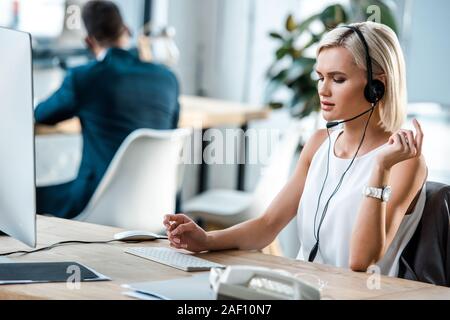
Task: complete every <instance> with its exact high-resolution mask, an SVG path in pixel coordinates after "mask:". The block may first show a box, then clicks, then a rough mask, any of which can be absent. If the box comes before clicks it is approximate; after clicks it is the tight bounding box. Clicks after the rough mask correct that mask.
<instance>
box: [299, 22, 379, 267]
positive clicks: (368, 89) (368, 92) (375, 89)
mask: <svg viewBox="0 0 450 320" xmlns="http://www.w3.org/2000/svg"><path fill="white" fill-rule="evenodd" d="M341 28H348V29H351V30H352V31H353V32H355V33H356V34H357V36H358V37H359V39H360V40H361V43H362V44H363V46H364V50H365V52H366V67H367V84H366V86H365V88H364V97H365V98H366V100H367V101H368V102H369V103H370V104H371V105H372V106H371V108H370V109H368V110H366V111H364V112H362V113H360V114H358V115H356V116H354V117H352V118H350V119H346V120H341V121H331V122H327V124H326V128H327V133H328V159H327V171H326V174H325V179H324V181H323V184H322V188H321V190H320V193H319V198H318V200H317V207H316V213H315V215H314V230H313V231H314V238H315V239H316V243H315V245H314V247H313V248H312V250H311V252H310V254H309V257H308V261H309V262H313V261H314V259H315V257H316V255H317V252H318V250H319V244H320V228H321V226H322V223H323V220H324V219H325V215H326V213H327V211H328V205H329V203H330V201H331V199H332V198H333V197H334V195H335V194H336V193H337V192H338V190H339V189H340V187H341V185H342V181H343V180H344V177H345V175H346V173H347V172H348V171H349V170H350V168H351V166H352V165H353V162H354V161H355V159H356V157H357V155H358V152H359V149H360V148H361V146H362V144H363V142H364V138H365V136H366V131H367V126H368V125H369V122H370V119H371V118H372V114H373V111H374V109H375V107H376V106H377V104H378V102H379V101H380V100H381V99H382V98H383V96H384V92H385V87H384V84H383V82H381V81H380V80H376V79H373V73H372V59H371V57H370V52H369V46H368V45H367V41H366V39H365V38H364V35H363V34H362V32H361V31H360V30H359V29H358V28H357V27H355V26H342V27H341ZM368 112H370V115H369V118H368V120H367V122H366V125H365V127H364V132H363V135H362V138H361V141H360V143H359V146H358V149H357V150H356V153H355V155H354V156H353V158H352V160H351V161H350V164H349V165H348V167H347V169H346V170H345V171H344V173H343V174H342V176H341V178H340V180H339V182H338V184H337V186H336V187H335V189H334V191H333V192H332V194H331V196H330V197H329V198H328V200H327V202H326V203H325V206H324V209H323V212H322V216H321V218H320V221H319V225H318V228H317V232H316V221H317V213H318V211H319V206H320V200H321V198H322V192H323V189H324V188H325V184H326V181H327V178H328V171H329V165H330V149H331V138H330V132H329V129H330V128H333V127H335V126H337V125H340V124H342V123H345V122H348V121H352V120H355V119H357V118H359V117H361V116H363V115H365V114H366V113H368Z"/></svg>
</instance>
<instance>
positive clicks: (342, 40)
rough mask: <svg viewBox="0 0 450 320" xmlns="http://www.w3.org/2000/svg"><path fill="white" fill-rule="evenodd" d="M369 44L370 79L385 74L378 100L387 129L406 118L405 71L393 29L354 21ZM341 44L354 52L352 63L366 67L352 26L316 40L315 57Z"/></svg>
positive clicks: (382, 124)
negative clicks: (383, 90) (382, 92)
mask: <svg viewBox="0 0 450 320" xmlns="http://www.w3.org/2000/svg"><path fill="white" fill-rule="evenodd" d="M351 26H354V27H356V28H358V29H359V30H360V31H361V32H362V34H363V35H364V38H365V39H366V42H367V45H368V47H369V54H370V57H371V59H372V70H373V78H375V77H376V76H380V75H384V76H385V79H386V83H385V86H386V90H385V93H384V96H383V98H382V99H381V101H380V102H379V113H380V119H381V120H380V122H381V123H380V125H381V127H382V128H383V129H384V130H385V131H387V132H394V131H397V130H398V129H400V128H401V126H402V125H403V122H404V121H405V118H406V103H407V102H406V101H407V100H406V71H405V60H404V57H403V52H402V49H401V47H400V43H399V41H398V38H397V36H396V34H395V33H394V31H392V29H391V28H389V27H388V26H386V25H383V24H380V23H375V22H370V21H367V22H361V23H353V24H351ZM334 47H343V48H346V49H347V50H348V51H350V53H351V54H352V55H353V57H354V59H355V63H356V65H357V66H358V67H360V68H361V69H364V70H366V72H367V66H366V51H365V49H364V45H363V43H362V42H361V39H360V38H359V37H358V35H357V34H356V33H355V32H354V31H353V30H351V29H348V28H342V27H337V28H335V29H333V30H331V31H330V32H328V33H326V34H325V35H324V36H323V38H322V39H321V41H320V43H319V47H318V49H317V56H318V55H319V53H320V52H321V51H322V50H324V49H327V48H334Z"/></svg>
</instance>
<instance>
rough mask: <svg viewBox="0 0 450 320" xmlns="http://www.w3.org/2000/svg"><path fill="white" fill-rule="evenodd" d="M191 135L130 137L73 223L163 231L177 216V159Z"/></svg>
mask: <svg viewBox="0 0 450 320" xmlns="http://www.w3.org/2000/svg"><path fill="white" fill-rule="evenodd" d="M190 134H191V131H190V130H188V129H176V130H164V131H163V130H152V129H139V130H136V131H134V132H132V133H131V134H130V135H129V136H128V137H127V138H126V139H125V140H124V142H123V143H122V145H121V146H120V148H119V150H118V151H117V153H116V155H115V156H114V158H113V160H112V161H111V164H110V165H109V167H108V170H107V171H106V173H105V175H104V177H103V179H102V181H101V182H100V184H99V186H98V187H97V190H95V193H94V195H93V196H92V198H91V200H90V201H89V203H88V205H87V206H86V208H85V210H84V211H83V212H82V213H81V214H80V215H78V216H77V217H75V220H80V221H86V222H91V223H96V224H102V225H109V226H115V227H121V228H124V229H139V230H149V231H152V232H161V231H162V230H163V228H164V226H163V224H162V222H163V217H164V215H165V214H168V213H174V211H175V195H176V191H177V180H178V179H179V174H178V168H179V163H180V159H181V158H180V154H181V151H182V148H183V145H184V143H185V141H186V139H187V137H189V135H190Z"/></svg>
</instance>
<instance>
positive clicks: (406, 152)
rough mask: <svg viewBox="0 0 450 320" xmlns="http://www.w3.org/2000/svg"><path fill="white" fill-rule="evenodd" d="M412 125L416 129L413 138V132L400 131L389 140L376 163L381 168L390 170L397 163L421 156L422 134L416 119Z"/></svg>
mask: <svg viewBox="0 0 450 320" xmlns="http://www.w3.org/2000/svg"><path fill="white" fill-rule="evenodd" d="M413 124H414V127H415V129H416V135H415V136H414V133H413V131H411V130H404V129H401V130H398V131H397V132H395V133H394V134H393V135H392V136H391V137H390V138H389V141H388V145H389V146H388V147H387V148H385V150H383V151H382V152H381V153H380V154H379V155H378V161H379V162H380V164H381V165H382V166H383V168H385V169H390V168H392V167H393V166H394V165H395V164H397V163H399V162H402V161H405V160H408V159H412V158H418V157H420V156H421V154H422V141H423V132H422V128H421V127H420V124H419V122H418V121H417V120H416V119H414V120H413Z"/></svg>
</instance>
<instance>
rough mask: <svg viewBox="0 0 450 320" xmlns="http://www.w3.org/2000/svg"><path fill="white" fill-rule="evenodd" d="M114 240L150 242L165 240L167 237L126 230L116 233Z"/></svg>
mask: <svg viewBox="0 0 450 320" xmlns="http://www.w3.org/2000/svg"><path fill="white" fill-rule="evenodd" d="M114 239H115V240H119V241H150V240H156V239H167V236H165V235H160V234H156V233H154V232H150V231H144V230H128V231H123V232H119V233H116V234H115V235H114Z"/></svg>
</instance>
